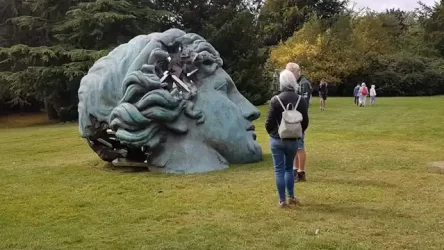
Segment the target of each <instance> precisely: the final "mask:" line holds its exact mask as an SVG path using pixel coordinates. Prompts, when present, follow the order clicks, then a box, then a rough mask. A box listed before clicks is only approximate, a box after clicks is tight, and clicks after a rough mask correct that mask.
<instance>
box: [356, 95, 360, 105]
mask: <svg viewBox="0 0 444 250" xmlns="http://www.w3.org/2000/svg"><path fill="white" fill-rule="evenodd" d="M355 104H356V105H359V96H355Z"/></svg>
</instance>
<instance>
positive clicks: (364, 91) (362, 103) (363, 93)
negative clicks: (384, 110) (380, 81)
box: [359, 82, 368, 107]
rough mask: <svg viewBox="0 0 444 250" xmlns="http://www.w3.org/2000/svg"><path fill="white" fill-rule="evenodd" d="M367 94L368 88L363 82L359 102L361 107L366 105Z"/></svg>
mask: <svg viewBox="0 0 444 250" xmlns="http://www.w3.org/2000/svg"><path fill="white" fill-rule="evenodd" d="M367 95H368V88H367V86H366V85H365V83H364V82H363V83H362V84H361V88H360V89H359V104H360V106H361V107H365V104H366V102H367Z"/></svg>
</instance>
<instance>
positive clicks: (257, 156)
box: [249, 140, 262, 162]
mask: <svg viewBox="0 0 444 250" xmlns="http://www.w3.org/2000/svg"><path fill="white" fill-rule="evenodd" d="M249 147H250V152H251V159H252V161H251V162H258V161H261V160H262V148H261V145H260V144H259V143H258V142H257V141H255V140H253V141H252V142H250V145H249Z"/></svg>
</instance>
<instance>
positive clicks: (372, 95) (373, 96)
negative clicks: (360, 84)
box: [370, 85, 376, 106]
mask: <svg viewBox="0 0 444 250" xmlns="http://www.w3.org/2000/svg"><path fill="white" fill-rule="evenodd" d="M375 100H376V89H375V85H372V87H371V88H370V103H371V104H372V106H373V105H374V104H375Z"/></svg>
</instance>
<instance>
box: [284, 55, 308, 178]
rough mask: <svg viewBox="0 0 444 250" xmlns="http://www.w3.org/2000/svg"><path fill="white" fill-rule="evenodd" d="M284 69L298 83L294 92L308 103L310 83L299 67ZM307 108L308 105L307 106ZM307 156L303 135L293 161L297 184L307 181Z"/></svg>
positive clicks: (290, 66) (296, 65)
mask: <svg viewBox="0 0 444 250" xmlns="http://www.w3.org/2000/svg"><path fill="white" fill-rule="evenodd" d="M286 69H287V70H289V71H291V73H293V75H294V76H295V77H296V79H297V82H298V89H297V90H296V92H297V93H298V94H299V95H301V96H302V97H304V99H305V100H306V103H309V102H310V100H309V99H308V97H309V92H310V86H311V84H310V82H309V81H308V80H307V78H305V77H304V76H303V75H302V74H301V67H300V66H299V65H298V64H296V63H293V62H290V63H288V64H287V66H286ZM307 107H308V104H307ZM306 157H307V154H306V152H305V133H304V135H303V136H302V138H301V139H300V142H299V143H298V152H297V153H296V158H295V159H294V163H293V165H294V170H295V173H294V175H295V178H296V181H297V182H305V181H306V180H307V179H306V177H305V160H306Z"/></svg>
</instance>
